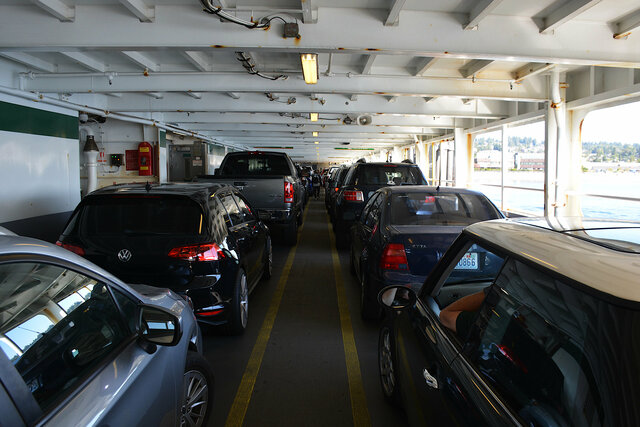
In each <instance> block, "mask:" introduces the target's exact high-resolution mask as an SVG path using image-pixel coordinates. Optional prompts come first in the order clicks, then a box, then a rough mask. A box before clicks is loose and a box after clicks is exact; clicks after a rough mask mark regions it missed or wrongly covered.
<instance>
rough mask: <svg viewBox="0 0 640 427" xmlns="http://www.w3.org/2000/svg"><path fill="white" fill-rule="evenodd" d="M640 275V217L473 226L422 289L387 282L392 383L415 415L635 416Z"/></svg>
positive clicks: (391, 392)
mask: <svg viewBox="0 0 640 427" xmlns="http://www.w3.org/2000/svg"><path fill="white" fill-rule="evenodd" d="M638 277H640V224H639V223H629V222H614V221H595V220H584V219H581V218H562V219H560V218H546V219H545V218H542V219H533V218H527V219H523V220H518V221H510V220H494V221H487V222H480V223H476V224H473V225H470V226H469V227H467V228H466V229H465V230H464V231H463V232H462V234H461V235H460V236H459V237H458V239H457V240H456V241H455V242H454V243H453V245H452V246H451V247H450V248H449V250H448V251H447V252H446V254H445V255H444V257H443V258H442V259H441V261H440V262H439V263H438V264H437V265H436V267H435V268H434V270H433V271H432V272H431V274H430V275H429V276H428V278H427V279H426V281H425V283H424V285H423V287H422V289H421V290H420V291H419V292H418V293H417V294H416V293H415V292H414V291H413V290H412V289H410V288H408V287H404V286H391V287H388V288H385V289H383V290H382V291H381V292H380V294H379V296H378V298H379V300H380V301H381V302H382V304H383V306H384V307H385V308H386V310H387V311H388V314H390V315H389V316H387V320H386V322H385V324H384V325H383V326H382V328H381V330H380V339H379V346H378V347H379V351H378V355H379V367H380V379H381V384H382V390H383V392H384V395H385V396H386V398H387V399H389V400H390V401H392V402H402V403H403V404H404V408H405V410H406V412H407V415H408V418H409V422H410V424H412V425H422V424H424V423H425V421H426V420H427V418H425V417H426V416H428V421H429V422H430V423H433V424H434V425H442V426H445V425H473V426H476V425H532V426H533V425H536V426H552V425H553V426H568V425H577V426H594V425H598V426H620V425H636V424H637V422H638V420H639V411H638V405H637V401H638V397H639V396H640V375H639V373H640V357H639V356H638V349H637V343H638V330H639V329H638V327H639V326H640V290H639V287H638ZM454 302H455V305H452V303H454ZM394 312H395V313H394ZM452 314H453V315H454V316H455V320H454V321H451V320H453V319H452V317H451V315H452ZM445 325H448V326H445ZM454 331H455V332H454ZM443 408H446V409H447V410H443Z"/></svg>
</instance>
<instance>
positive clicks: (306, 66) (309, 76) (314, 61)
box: [300, 53, 318, 85]
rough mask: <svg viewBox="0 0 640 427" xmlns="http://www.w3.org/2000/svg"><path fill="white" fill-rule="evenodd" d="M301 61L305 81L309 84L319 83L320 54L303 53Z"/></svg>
mask: <svg viewBox="0 0 640 427" xmlns="http://www.w3.org/2000/svg"><path fill="white" fill-rule="evenodd" d="M300 62H301V63H302V75H303V76H304V82H305V83H306V84H309V85H313V84H316V83H318V55H317V54H315V53H303V54H301V55H300Z"/></svg>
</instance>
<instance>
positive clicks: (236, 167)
mask: <svg viewBox="0 0 640 427" xmlns="http://www.w3.org/2000/svg"><path fill="white" fill-rule="evenodd" d="M221 173H222V175H262V176H270V175H291V169H290V168H289V163H288V162H287V159H286V157H284V156H279V155H271V154H246V155H238V156H229V157H227V160H225V163H224V166H223V168H222V171H221Z"/></svg>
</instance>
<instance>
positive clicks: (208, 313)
mask: <svg viewBox="0 0 640 427" xmlns="http://www.w3.org/2000/svg"><path fill="white" fill-rule="evenodd" d="M223 311H224V310H222V309H220V310H201V311H196V315H198V316H217V315H218V314H220V313H222V312H223Z"/></svg>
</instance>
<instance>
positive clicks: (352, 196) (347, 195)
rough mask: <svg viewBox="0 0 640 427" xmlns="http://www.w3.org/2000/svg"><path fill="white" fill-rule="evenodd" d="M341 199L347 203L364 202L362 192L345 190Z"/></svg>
mask: <svg viewBox="0 0 640 427" xmlns="http://www.w3.org/2000/svg"><path fill="white" fill-rule="evenodd" d="M342 197H343V198H344V200H345V201H347V202H364V195H363V194H362V191H357V190H356V191H354V190H346V191H345V192H344V194H343V196H342Z"/></svg>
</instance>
